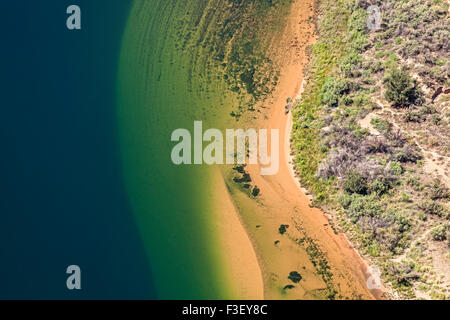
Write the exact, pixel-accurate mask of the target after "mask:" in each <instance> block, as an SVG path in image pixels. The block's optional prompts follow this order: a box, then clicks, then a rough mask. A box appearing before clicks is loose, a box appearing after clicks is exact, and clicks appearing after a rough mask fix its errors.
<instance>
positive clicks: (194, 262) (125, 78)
mask: <svg viewBox="0 0 450 320" xmlns="http://www.w3.org/2000/svg"><path fill="white" fill-rule="evenodd" d="M275 2H277V4H276V5H275V4H274V3H275ZM288 3H290V2H289V1H274V2H272V1H266V0H264V1H256V0H255V1H219V0H209V1H207V0H202V1H198V0H185V1H175V0H171V1H170V0H169V1H168V0H136V1H135V2H134V4H133V7H132V9H131V13H130V16H129V19H128V23H127V28H126V31H125V35H124V38H123V43H122V49H121V58H120V67H119V80H118V101H119V110H118V117H119V124H120V129H119V130H120V137H121V146H122V153H123V159H124V175H125V180H126V184H127V190H128V195H129V198H130V201H131V204H132V207H133V210H134V212H135V214H136V218H137V221H138V225H139V228H140V233H141V237H142V238H143V241H144V243H145V246H146V249H147V253H148V256H149V260H150V261H151V266H152V274H153V278H154V282H155V287H156V291H157V294H158V298H174V299H183V298H189V299H201V298H207V299H223V298H240V297H239V296H235V295H234V293H233V290H232V287H233V285H234V284H233V283H230V279H228V278H227V271H226V263H227V261H223V257H222V254H221V252H220V251H219V250H218V248H219V247H220V245H219V243H218V241H219V237H218V233H219V232H220V230H217V227H214V216H215V212H214V209H213V208H214V203H212V201H211V198H212V195H213V194H214V192H215V190H214V185H213V184H212V170H213V168H210V167H207V166H205V165H190V166H176V165H174V164H173V163H172V161H171V150H172V148H173V146H174V145H175V143H174V142H171V141H170V138H171V133H172V132H173V131H174V130H175V129H178V128H185V129H187V130H189V131H190V132H191V135H193V132H194V130H193V125H194V121H195V120H200V121H202V122H203V129H204V130H206V129H208V128H219V129H220V128H224V127H227V128H229V127H232V126H235V125H236V123H237V121H238V120H239V116H240V115H241V114H244V113H245V112H246V111H248V110H253V109H252V108H253V104H254V103H255V102H256V101H258V100H259V99H260V98H261V97H262V96H264V95H267V94H268V93H270V90H269V86H270V85H274V84H275V83H276V75H274V74H273V72H272V73H271V72H270V71H271V70H270V68H271V64H270V60H268V59H267V57H265V56H264V53H263V51H264V46H263V45H262V44H263V42H264V37H263V36H261V35H258V31H260V30H261V29H262V26H263V25H264V24H265V22H264V19H263V18H264V14H267V13H270V12H271V11H273V10H275V9H274V8H287V7H288V6H286V5H285V4H288ZM258 19H259V21H258ZM258 25H259V26H260V27H259V29H258V27H257V26H258ZM204 146H205V144H204ZM231 281H232V279H231Z"/></svg>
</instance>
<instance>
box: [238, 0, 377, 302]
mask: <svg viewBox="0 0 450 320" xmlns="http://www.w3.org/2000/svg"><path fill="white" fill-rule="evenodd" d="M314 6H315V4H314V1H311V2H309V3H305V2H301V1H298V0H297V1H295V2H294V3H293V4H292V9H291V13H290V17H289V22H288V23H287V26H286V30H285V32H284V33H283V39H281V40H280V39H277V41H280V43H281V45H280V43H277V44H276V46H275V48H272V49H275V55H277V56H276V57H275V59H276V61H279V62H280V65H281V74H280V81H279V83H278V85H277V86H276V88H275V91H274V92H273V94H272V95H271V97H270V98H269V99H267V100H266V101H264V102H263V105H265V106H266V107H267V108H264V109H266V110H267V113H266V114H264V116H263V117H261V119H257V120H251V121H250V122H251V124H252V125H253V126H254V125H256V127H259V128H264V129H279V130H280V132H282V133H284V135H283V134H281V135H280V145H282V146H283V148H284V149H283V150H282V151H281V150H280V168H279V171H278V173H277V174H276V175H274V176H261V175H260V166H259V165H248V166H247V169H248V172H249V174H250V176H251V177H252V181H253V183H254V184H255V185H257V186H258V188H260V190H261V195H260V196H259V197H258V199H256V200H255V199H250V198H248V196H247V195H245V194H244V193H242V192H234V194H232V196H233V201H234V202H235V204H236V207H237V209H238V211H239V214H240V215H241V217H242V221H243V223H244V225H245V229H246V230H247V233H248V236H249V238H250V239H251V242H252V243H253V246H254V248H255V249H254V250H255V252H256V256H257V257H258V262H259V265H260V269H261V271H262V273H263V280H264V298H265V299H322V298H323V299H326V298H327V296H328V294H329V293H330V292H332V291H333V290H334V289H333V288H336V289H337V290H335V291H338V292H339V296H338V298H339V297H341V298H343V299H346V298H349V299H352V298H353V299H376V298H377V297H376V295H374V294H373V293H372V292H370V290H368V288H367V286H366V279H367V277H366V274H365V264H364V263H363V260H362V259H361V257H360V256H359V254H358V253H357V252H356V250H355V249H354V247H353V246H352V245H351V244H350V243H349V242H348V241H347V239H346V238H345V236H344V235H343V234H338V235H336V234H335V233H334V231H333V230H332V228H331V227H330V225H329V221H328V218H327V217H326V214H325V213H324V212H323V211H322V210H320V209H317V208H311V207H310V203H311V201H310V198H308V197H307V196H306V194H305V192H304V190H302V189H303V188H302V187H301V185H300V182H299V181H296V179H295V176H294V175H292V173H291V170H293V168H290V165H289V159H290V143H289V139H290V135H287V133H288V132H290V130H291V125H289V117H292V116H291V113H290V112H289V113H288V114H285V105H286V99H287V98H293V97H294V98H295V97H297V96H298V95H299V93H300V92H301V83H302V81H303V68H304V67H305V66H306V63H307V55H306V46H307V45H309V44H311V43H312V40H313V39H314V32H313V28H314V26H313V25H312V23H311V22H309V21H308V19H309V17H311V16H312V15H313V14H314V12H315V8H314ZM299 39H301V40H302V41H303V43H299ZM305 39H306V41H305ZM291 43H296V44H297V45H294V46H293V45H290V46H289V44H291ZM286 48H289V49H288V50H283V49H286ZM267 105H268V106H267ZM291 121H292V119H291ZM280 225H289V226H290V227H289V228H288V230H287V232H286V234H284V235H283V234H280V233H279V232H278V227H279V226H280ZM305 237H307V238H308V239H312V241H313V244H314V246H316V247H317V248H318V250H319V251H320V252H321V253H322V254H323V257H324V258H323V259H325V262H326V263H328V264H329V265H330V268H331V271H332V273H333V280H332V281H331V282H327V279H326V278H324V277H323V276H321V272H319V270H317V267H316V265H317V264H316V263H313V261H312V258H311V256H309V253H308V252H309V251H308V250H309V249H308V248H307V247H302V246H301V245H299V244H298V243H297V242H298V240H300V239H305ZM291 271H298V272H299V273H300V274H301V275H302V277H303V279H302V281H301V283H300V284H298V285H295V286H293V287H294V288H291V289H289V290H288V291H287V290H286V288H287V287H288V284H289V280H288V277H287V276H288V275H289V272H291ZM291 285H292V284H291Z"/></svg>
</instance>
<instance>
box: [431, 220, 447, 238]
mask: <svg viewBox="0 0 450 320" xmlns="http://www.w3.org/2000/svg"><path fill="white" fill-rule="evenodd" d="M448 230H449V225H448V224H445V225H441V226H438V227H436V228H434V229H433V230H431V236H432V237H433V239H434V240H436V241H444V240H446V239H447V231H448Z"/></svg>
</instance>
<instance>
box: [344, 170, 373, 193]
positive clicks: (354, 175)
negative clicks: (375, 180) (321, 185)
mask: <svg viewBox="0 0 450 320" xmlns="http://www.w3.org/2000/svg"><path fill="white" fill-rule="evenodd" d="M343 187H344V190H345V191H346V192H348V193H358V194H367V190H368V183H367V178H365V177H363V176H362V174H361V173H359V172H358V171H356V170H350V171H349V172H348V173H347V177H346V178H345V180H344V183H343Z"/></svg>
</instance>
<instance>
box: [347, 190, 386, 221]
mask: <svg viewBox="0 0 450 320" xmlns="http://www.w3.org/2000/svg"><path fill="white" fill-rule="evenodd" d="M345 212H346V214H347V215H348V217H349V218H350V219H351V220H352V221H353V222H356V221H358V220H359V218H360V217H376V216H378V215H379V214H380V212H381V208H380V206H379V204H378V203H377V201H376V200H375V199H374V198H373V197H371V196H360V195H359V196H357V195H354V196H353V197H352V202H351V203H350V205H349V207H348V209H347V210H346V211H345Z"/></svg>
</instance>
